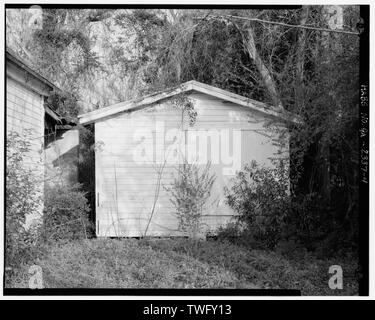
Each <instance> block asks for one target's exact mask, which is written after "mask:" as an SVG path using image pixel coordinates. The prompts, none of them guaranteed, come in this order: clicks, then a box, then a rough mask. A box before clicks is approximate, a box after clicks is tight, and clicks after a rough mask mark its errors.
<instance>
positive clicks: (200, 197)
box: [168, 161, 216, 238]
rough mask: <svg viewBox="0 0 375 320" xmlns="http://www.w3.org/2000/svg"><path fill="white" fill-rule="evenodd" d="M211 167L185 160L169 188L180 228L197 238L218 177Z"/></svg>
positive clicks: (208, 164)
mask: <svg viewBox="0 0 375 320" xmlns="http://www.w3.org/2000/svg"><path fill="white" fill-rule="evenodd" d="M210 168H211V164H210V163H207V165H205V166H204V167H201V166H199V165H197V164H191V163H188V162H187V161H185V162H184V163H183V164H182V165H181V166H179V167H178V172H177V175H178V177H177V178H175V180H174V182H173V183H172V186H171V187H170V188H169V189H168V190H169V191H170V193H171V202H172V204H173V205H174V206H175V208H176V216H177V219H178V222H179V229H180V230H181V231H183V232H186V233H187V234H188V235H189V237H191V238H197V237H198V235H199V234H200V233H201V232H202V228H203V225H202V216H203V215H204V212H205V208H206V207H205V206H206V204H207V200H208V199H209V197H210V195H211V189H212V185H213V183H214V182H215V178H216V177H215V175H214V174H211V173H210Z"/></svg>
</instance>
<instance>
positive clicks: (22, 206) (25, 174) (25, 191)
mask: <svg viewBox="0 0 375 320" xmlns="http://www.w3.org/2000/svg"><path fill="white" fill-rule="evenodd" d="M28 141H29V139H28V138H27V137H26V135H20V134H18V133H16V132H11V133H9V134H8V136H7V141H6V147H7V149H6V219H5V220H6V237H5V243H6V249H5V250H6V251H5V258H6V264H7V266H8V267H17V266H19V265H20V264H22V263H23V262H25V261H26V260H27V259H28V257H29V256H30V254H31V253H32V247H33V246H34V245H35V242H36V239H37V236H38V225H37V224H34V225H33V226H31V225H28V224H26V222H27V217H28V216H30V217H37V216H38V215H39V216H40V214H41V205H42V202H41V201H42V194H41V188H40V181H41V180H42V177H41V176H40V173H38V172H36V171H35V170H32V169H31V168H30V167H29V166H27V165H26V164H25V158H26V157H27V156H28V153H29V152H30V142H28Z"/></svg>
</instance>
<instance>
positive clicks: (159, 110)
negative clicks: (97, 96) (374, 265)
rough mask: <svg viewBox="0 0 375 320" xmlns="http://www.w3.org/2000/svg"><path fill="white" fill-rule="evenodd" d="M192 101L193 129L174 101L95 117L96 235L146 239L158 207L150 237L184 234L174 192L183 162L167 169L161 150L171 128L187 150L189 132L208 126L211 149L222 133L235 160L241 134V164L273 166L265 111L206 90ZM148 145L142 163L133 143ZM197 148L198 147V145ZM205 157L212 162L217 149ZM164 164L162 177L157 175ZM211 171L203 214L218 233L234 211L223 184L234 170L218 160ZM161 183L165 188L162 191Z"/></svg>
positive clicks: (166, 144) (273, 149)
mask: <svg viewBox="0 0 375 320" xmlns="http://www.w3.org/2000/svg"><path fill="white" fill-rule="evenodd" d="M190 98H191V99H192V100H193V102H194V107H195V109H196V111H197V119H196V122H195V124H194V126H190V125H189V122H188V119H187V117H186V115H183V114H182V111H181V110H177V109H176V108H174V107H172V106H171V105H170V104H169V103H168V100H167V101H163V102H162V103H158V104H157V105H153V106H147V107H145V108H144V109H141V110H137V111H133V112H123V113H119V114H116V115H113V116H110V117H108V118H104V119H100V120H98V121H96V122H95V140H96V142H97V144H98V149H97V152H96V160H95V161H96V191H97V203H96V205H97V208H96V214H97V226H96V229H97V235H98V236H114V237H115V236H128V237H138V236H143V235H144V232H145V230H146V227H147V225H148V221H149V219H150V216H151V214H152V211H153V208H154V212H153V216H152V219H151V223H150V225H149V229H148V232H147V235H150V236H172V235H181V232H179V231H178V220H177V218H176V216H175V210H174V207H173V205H172V203H171V201H170V193H169V191H168V188H170V186H171V184H172V183H173V181H174V179H175V177H176V175H177V167H176V164H173V163H169V162H167V163H165V165H164V167H163V164H164V159H165V158H164V156H165V154H166V153H167V152H166V151H165V152H163V150H166V149H168V147H169V146H170V145H171V143H172V141H173V140H172V139H171V138H172V137H167V138H168V139H167V138H166V140H168V141H164V142H163V135H164V134H166V133H167V131H168V130H170V129H175V130H176V132H179V133H180V137H179V138H180V139H181V140H180V146H181V150H186V148H187V147H186V145H189V141H190V142H191V140H190V139H192V138H193V135H191V134H194V133H196V131H197V130H198V131H199V130H202V131H207V130H209V132H208V134H207V137H206V139H205V140H207V143H208V144H209V147H207V148H208V149H207V151H211V152H213V151H215V150H216V149H215V147H213V145H212V143H213V141H214V140H215V139H216V138H217V137H219V138H220V139H221V137H222V136H221V134H222V135H223V137H224V138H225V139H228V140H227V141H226V143H227V145H223V144H221V145H220V147H219V149H217V150H216V151H217V152H218V154H219V156H220V157H221V156H222V152H223V148H226V149H228V150H230V152H229V155H228V156H229V158H230V157H232V156H233V153H232V148H233V147H234V144H233V138H236V139H241V141H240V142H239V145H238V148H239V152H240V153H241V157H240V158H239V157H238V155H235V157H236V158H238V159H240V163H239V168H238V169H241V168H243V167H244V166H245V165H246V163H249V162H250V161H251V160H256V161H257V162H259V163H263V164H266V165H271V161H270V158H272V157H274V156H276V154H277V150H278V148H277V146H275V145H273V144H272V139H274V138H277V134H276V133H275V132H273V131H272V128H270V127H267V123H268V122H269V119H266V118H265V116H264V115H263V114H261V113H259V112H256V111H250V110H249V109H247V108H245V107H243V106H239V105H237V104H234V103H231V102H225V101H223V100H220V99H217V98H213V97H211V96H209V95H206V94H202V93H191V94H190ZM223 129H226V131H225V130H224V131H223ZM142 135H144V137H142ZM146 143H148V147H149V150H148V151H150V152H149V153H150V157H149V158H148V159H145V161H143V162H136V161H135V160H134V153H133V152H134V148H137V146H139V145H140V144H146ZM221 143H222V142H221ZM199 149H200V145H198V147H197V148H196V150H199ZM203 149H205V147H202V148H201V150H203ZM151 151H155V152H151ZM163 155H164V156H163ZM213 155H215V153H213ZM181 157H182V156H181V155H180V156H179V159H181ZM207 158H208V160H212V156H211V154H209V155H208V157H207ZM229 160H230V159H229ZM161 167H163V170H162V174H161V178H160V177H159V173H158V172H160V168H161ZM211 170H212V172H213V173H215V175H216V181H215V183H214V186H213V189H212V195H211V198H210V199H209V201H208V207H207V208H206V210H205V216H204V217H203V219H202V222H203V223H204V225H205V229H207V230H215V229H216V228H217V227H219V226H220V225H223V224H225V223H227V222H228V221H230V219H231V217H233V215H234V212H233V211H232V210H231V209H230V208H229V207H228V206H227V205H226V204H225V199H224V195H223V188H224V186H230V179H231V178H233V176H234V174H235V172H236V170H235V169H233V170H232V169H231V166H230V165H228V164H226V165H223V163H221V162H220V163H214V162H213V164H212V167H211ZM157 188H159V192H158V194H157V196H156V193H157V192H156V190H157ZM155 199H157V201H156V202H155Z"/></svg>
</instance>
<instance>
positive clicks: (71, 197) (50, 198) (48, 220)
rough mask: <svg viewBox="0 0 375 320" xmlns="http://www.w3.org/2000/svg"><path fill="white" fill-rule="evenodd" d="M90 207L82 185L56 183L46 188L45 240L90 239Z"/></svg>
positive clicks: (43, 236)
mask: <svg viewBox="0 0 375 320" xmlns="http://www.w3.org/2000/svg"><path fill="white" fill-rule="evenodd" d="M89 212H90V207H89V205H88V202H87V199H86V194H85V192H83V191H81V185H79V184H76V185H73V186H66V185H63V184H56V185H54V186H53V187H51V186H49V187H46V188H45V193H44V211H43V228H42V234H41V236H42V238H43V240H44V241H59V240H77V239H88V238H89V237H91V235H92V230H93V226H92V222H91V221H90V219H89Z"/></svg>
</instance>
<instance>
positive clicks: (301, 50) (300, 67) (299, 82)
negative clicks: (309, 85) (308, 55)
mask: <svg viewBox="0 0 375 320" xmlns="http://www.w3.org/2000/svg"><path fill="white" fill-rule="evenodd" d="M308 15H309V6H303V7H302V13H301V21H300V24H301V25H305V24H306V21H307V18H308ZM305 47H306V29H300V31H299V37H298V43H297V63H296V77H295V103H296V106H297V107H298V109H299V110H300V111H301V110H302V109H303V108H304V103H305V101H304V100H305V99H304V71H305V70H304V69H305V67H304V66H305Z"/></svg>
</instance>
